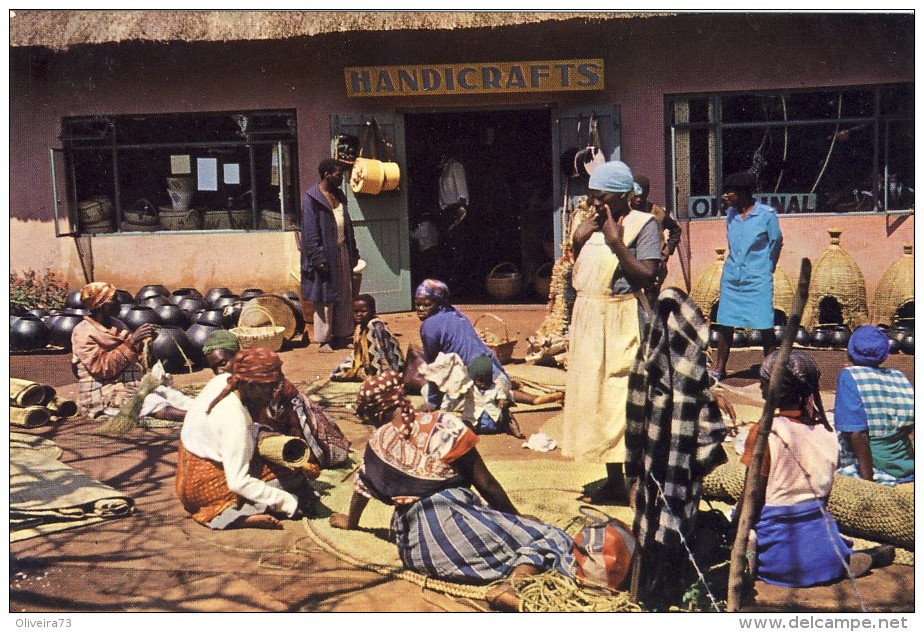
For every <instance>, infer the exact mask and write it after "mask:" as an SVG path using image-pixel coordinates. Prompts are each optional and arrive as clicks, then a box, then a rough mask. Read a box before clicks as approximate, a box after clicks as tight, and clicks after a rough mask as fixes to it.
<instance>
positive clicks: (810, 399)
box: [760, 349, 831, 430]
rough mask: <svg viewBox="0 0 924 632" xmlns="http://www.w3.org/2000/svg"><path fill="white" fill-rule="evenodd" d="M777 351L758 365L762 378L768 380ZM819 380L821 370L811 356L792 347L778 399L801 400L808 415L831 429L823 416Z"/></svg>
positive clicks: (787, 400) (785, 400) (783, 400)
mask: <svg viewBox="0 0 924 632" xmlns="http://www.w3.org/2000/svg"><path fill="white" fill-rule="evenodd" d="M779 353H780V352H779V350H776V351H774V352H772V353H771V354H770V355H768V356H767V357H766V358H764V361H763V363H761V365H760V377H761V379H762V380H766V381H768V382H769V381H770V375H771V373H772V372H773V365H774V364H776V359H777V357H778V356H779ZM820 381H821V371H820V370H819V369H818V365H817V364H816V363H815V360H813V359H812V356H810V355H809V354H808V353H806V352H805V351H801V350H799V349H793V350H792V351H791V352H790V354H789V361H788V362H786V368H785V370H784V371H783V375H782V380H781V381H780V401H781V402H793V401H798V402H803V406H804V407H805V412H806V413H807V414H808V415H809V417H812V418H815V419H816V421H818V422H819V423H822V424H824V426H825V428H827V429H828V430H831V426H830V425H829V424H828V420H827V418H826V417H825V412H824V406H823V405H822V401H821V393H820V392H819V390H818V385H819V382H820Z"/></svg>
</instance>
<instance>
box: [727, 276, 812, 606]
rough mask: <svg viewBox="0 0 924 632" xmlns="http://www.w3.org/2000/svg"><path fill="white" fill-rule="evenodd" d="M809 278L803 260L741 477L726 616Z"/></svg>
mask: <svg viewBox="0 0 924 632" xmlns="http://www.w3.org/2000/svg"><path fill="white" fill-rule="evenodd" d="M811 275H812V264H811V263H810V262H809V260H808V259H803V260H802V267H801V269H800V271H799V285H798V287H797V288H796V295H795V298H794V299H793V304H792V313H791V314H790V315H789V320H788V321H786V328H785V329H784V330H783V341H782V343H781V344H780V351H779V353H778V354H777V357H776V362H775V363H774V365H773V371H772V372H771V374H770V386H769V388H768V389H767V395H766V398H767V400H766V402H765V403H764V410H763V413H762V414H761V416H760V421H759V422H758V424H757V428H756V430H755V431H756V432H757V438H756V440H755V441H754V453H753V455H752V456H751V463H750V464H749V465H748V467H747V470H745V474H744V488H743V489H742V490H741V502H740V505H739V508H738V531H737V533H736V534H735V542H734V544H733V545H732V551H731V560H730V566H729V571H728V612H738V611H739V609H740V607H741V601H742V598H743V597H744V588H745V586H744V569H745V567H746V565H747V559H746V557H745V554H746V551H747V542H748V534H749V533H750V531H751V527H752V526H753V525H754V520H755V518H756V515H757V513H758V512H759V511H760V508H761V506H762V505H763V501H764V494H765V492H766V481H765V480H764V479H762V478H761V476H760V466H761V462H762V461H763V458H764V453H765V451H766V449H767V437H769V436H770V427H771V424H772V422H773V415H774V413H775V412H776V404H777V401H779V389H780V381H781V380H782V377H783V371H784V368H785V367H786V364H787V362H788V361H789V354H790V352H791V351H792V343H793V341H794V340H795V339H796V331H797V329H798V328H799V321H800V320H801V319H802V312H803V310H804V309H805V303H806V301H807V300H808V286H809V279H810V277H811ZM755 431H752V432H755Z"/></svg>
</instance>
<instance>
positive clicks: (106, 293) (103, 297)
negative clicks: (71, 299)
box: [80, 281, 116, 311]
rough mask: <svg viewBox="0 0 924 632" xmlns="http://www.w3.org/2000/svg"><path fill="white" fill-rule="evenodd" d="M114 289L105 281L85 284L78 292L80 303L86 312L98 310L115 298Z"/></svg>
mask: <svg viewBox="0 0 924 632" xmlns="http://www.w3.org/2000/svg"><path fill="white" fill-rule="evenodd" d="M115 294H116V288H115V286H114V285H112V284H111V283H106V282H105V281H94V282H93V283H87V284H86V285H84V286H83V289H81V290H80V302H81V303H83V306H84V307H86V308H87V309H88V310H90V311H93V310H95V309H99V308H100V307H102V306H103V305H105V304H106V303H108V302H109V301H111V300H112V299H113V298H115Z"/></svg>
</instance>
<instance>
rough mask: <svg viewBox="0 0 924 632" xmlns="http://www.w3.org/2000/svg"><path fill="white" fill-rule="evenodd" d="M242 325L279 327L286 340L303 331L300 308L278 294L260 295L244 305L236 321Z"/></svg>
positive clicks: (302, 318)
mask: <svg viewBox="0 0 924 632" xmlns="http://www.w3.org/2000/svg"><path fill="white" fill-rule="evenodd" d="M258 308H259V309H258ZM242 324H243V325H245V326H266V325H269V324H272V325H276V326H280V327H282V328H283V337H284V338H285V339H286V340H292V339H293V338H295V337H296V336H300V335H301V334H302V332H304V330H305V319H304V317H303V316H302V310H301V307H300V306H299V305H297V304H295V303H293V302H292V301H290V300H289V299H287V298H285V297H284V296H280V295H279V294H261V295H260V296H257V297H254V298H252V299H250V300H249V301H247V302H246V303H244V307H243V308H242V309H241V316H240V318H239V319H238V325H242Z"/></svg>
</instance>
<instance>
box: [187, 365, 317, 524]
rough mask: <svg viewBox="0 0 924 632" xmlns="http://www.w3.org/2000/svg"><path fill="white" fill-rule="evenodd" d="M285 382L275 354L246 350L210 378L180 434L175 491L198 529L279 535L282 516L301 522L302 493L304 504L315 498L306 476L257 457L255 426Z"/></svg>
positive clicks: (257, 427) (257, 431)
mask: <svg viewBox="0 0 924 632" xmlns="http://www.w3.org/2000/svg"><path fill="white" fill-rule="evenodd" d="M283 382H284V376H283V374H282V361H281V360H280V359H279V355H278V354H276V353H275V352H274V351H270V350H269V349H264V348H262V347H255V348H252V349H244V350H242V351H239V352H238V353H237V354H236V355H235V356H234V359H233V360H232V361H231V364H230V373H220V374H218V375H216V376H215V377H213V378H212V379H211V380H210V381H209V383H208V384H207V385H206V386H205V388H204V389H203V390H202V392H201V393H199V395H198V396H197V397H196V398H195V400H193V404H192V406H191V407H190V409H189V412H188V413H187V414H186V421H185V422H184V424H183V430H182V432H181V433H180V448H179V456H178V459H177V469H176V492H177V496H179V498H180V501H181V502H182V503H183V507H184V508H185V509H186V510H187V511H188V512H189V513H190V514H192V517H193V519H194V520H195V521H196V522H198V523H200V524H203V525H205V526H207V527H209V528H210V529H229V528H239V527H257V528H268V529H281V528H282V525H281V523H280V522H279V520H278V518H277V516H284V517H289V518H294V517H296V516H297V515H299V513H300V511H301V507H303V501H302V500H301V499H300V498H299V496H298V495H297V494H299V493H301V492H303V493H304V494H305V496H304V499H305V500H307V499H308V497H309V495H310V494H311V490H310V487H308V486H307V485H306V483H305V480H304V477H302V476H301V475H300V474H299V475H290V473H289V472H286V471H285V470H283V469H281V468H271V467H270V466H269V465H268V464H267V463H264V462H263V460H261V459H260V458H258V455H257V453H256V448H257V438H258V435H259V432H260V426H259V425H258V424H256V423H254V421H253V420H254V419H259V417H260V415H261V413H262V411H263V409H264V408H265V407H266V406H267V404H269V402H270V401H271V400H272V398H273V395H274V393H275V392H276V390H277V389H278V388H279V387H280V386H281V385H282V384H283ZM280 477H281V479H280ZM282 479H284V480H282Z"/></svg>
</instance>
